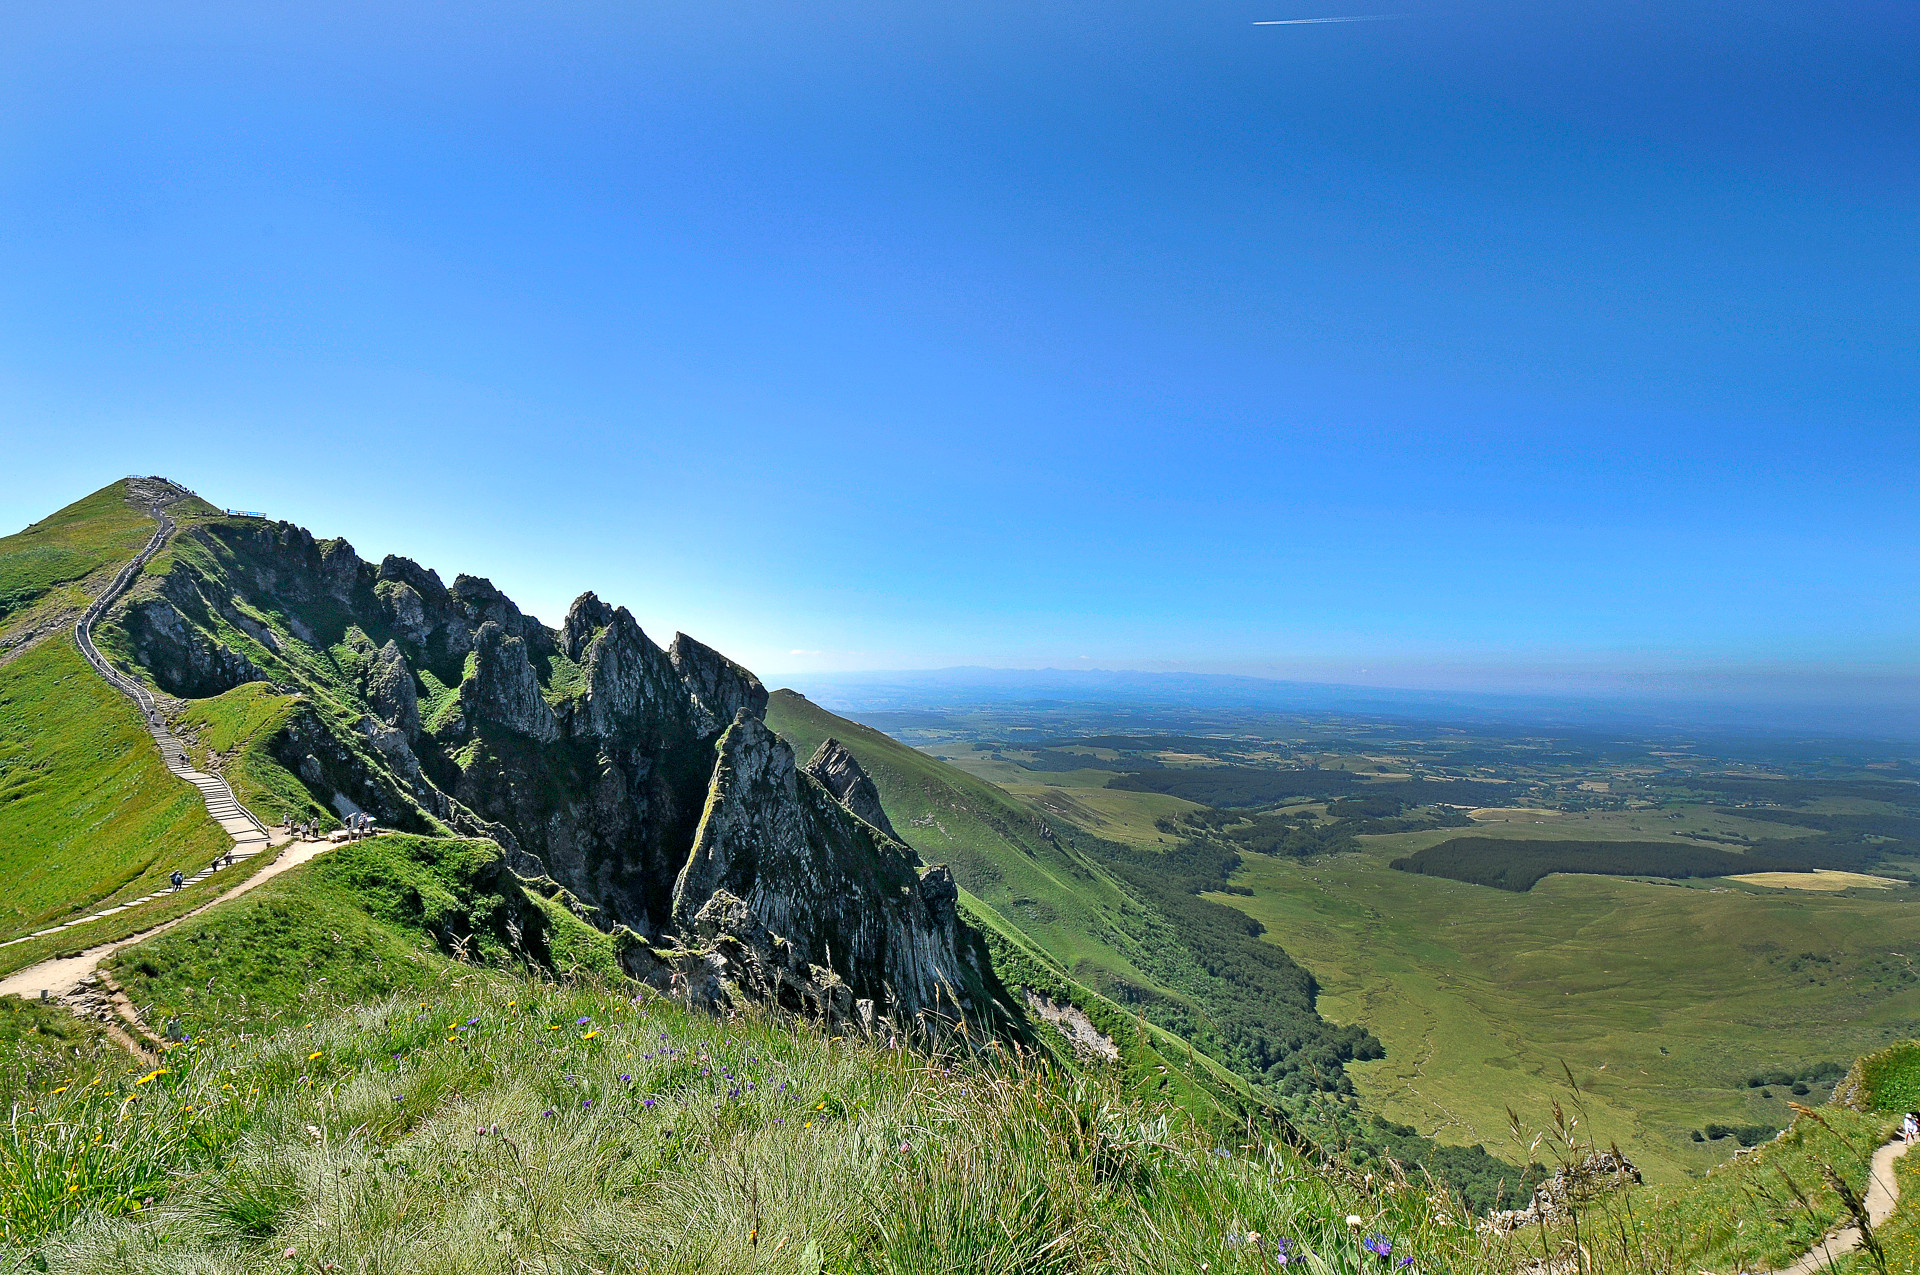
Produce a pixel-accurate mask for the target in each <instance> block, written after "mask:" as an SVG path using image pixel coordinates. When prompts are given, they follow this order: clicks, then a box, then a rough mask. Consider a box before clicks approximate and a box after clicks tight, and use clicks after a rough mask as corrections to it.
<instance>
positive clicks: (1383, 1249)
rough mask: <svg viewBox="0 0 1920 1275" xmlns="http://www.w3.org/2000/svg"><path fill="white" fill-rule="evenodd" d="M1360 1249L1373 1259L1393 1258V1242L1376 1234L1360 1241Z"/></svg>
mask: <svg viewBox="0 0 1920 1275" xmlns="http://www.w3.org/2000/svg"><path fill="white" fill-rule="evenodd" d="M1360 1247H1361V1248H1364V1249H1365V1250H1367V1252H1369V1253H1371V1254H1373V1255H1374V1256H1375V1257H1391V1256H1393V1241H1392V1240H1390V1239H1388V1238H1387V1237H1386V1236H1384V1235H1380V1234H1378V1233H1376V1234H1373V1235H1369V1236H1367V1238H1366V1239H1364V1240H1361V1241H1360Z"/></svg>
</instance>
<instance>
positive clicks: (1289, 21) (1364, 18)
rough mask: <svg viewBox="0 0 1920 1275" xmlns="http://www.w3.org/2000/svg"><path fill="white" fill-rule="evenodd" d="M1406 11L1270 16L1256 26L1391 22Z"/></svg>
mask: <svg viewBox="0 0 1920 1275" xmlns="http://www.w3.org/2000/svg"><path fill="white" fill-rule="evenodd" d="M1406 16H1407V15H1406V14H1404V13H1356V14H1354V15H1353V16H1352V17H1347V18H1269V19H1267V20H1266V21H1265V22H1256V23H1254V24H1253V25H1255V26H1256V27H1314V26H1319V25H1320V24H1321V23H1323V22H1391V21H1392V20H1393V19H1395V18H1404V17H1406Z"/></svg>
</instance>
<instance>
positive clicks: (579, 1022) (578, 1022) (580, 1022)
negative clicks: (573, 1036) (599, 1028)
mask: <svg viewBox="0 0 1920 1275" xmlns="http://www.w3.org/2000/svg"><path fill="white" fill-rule="evenodd" d="M592 1021H593V1020H592V1019H591V1018H587V1017H584V1016H582V1017H580V1018H576V1019H574V1020H573V1025H574V1026H575V1027H585V1026H586V1025H587V1024H588V1023H590V1022H592Z"/></svg>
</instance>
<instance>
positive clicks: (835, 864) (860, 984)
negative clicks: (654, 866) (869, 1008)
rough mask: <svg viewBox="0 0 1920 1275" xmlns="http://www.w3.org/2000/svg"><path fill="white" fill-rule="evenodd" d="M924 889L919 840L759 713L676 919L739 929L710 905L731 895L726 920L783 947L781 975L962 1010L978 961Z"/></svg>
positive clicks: (741, 740)
mask: <svg viewBox="0 0 1920 1275" xmlns="http://www.w3.org/2000/svg"><path fill="white" fill-rule="evenodd" d="M862 778H864V776H862ZM869 787H871V785H869ZM935 871H936V872H938V871H940V870H939V869H935ZM951 885H952V878H951V877H948V876H945V875H944V874H943V875H942V876H941V877H940V878H936V881H935V886H934V890H933V893H934V894H935V895H936V897H939V898H940V901H941V902H943V903H949V904H950V898H948V897H946V896H944V895H943V894H942V886H946V887H951ZM927 894H928V892H927V891H925V890H923V889H922V884H921V877H920V873H919V860H918V857H917V856H916V855H915V854H914V852H913V851H912V850H910V849H908V848H907V847H906V846H905V845H904V844H902V843H901V842H900V841H898V840H897V839H895V838H894V837H892V836H889V835H887V834H885V833H882V832H881V831H879V829H878V828H877V827H875V826H874V825H873V824H872V823H869V822H867V821H865V820H862V819H859V818H856V817H855V816H854V815H853V813H852V812H851V811H849V810H848V809H847V808H846V807H845V806H843V805H841V804H840V801H839V800H838V798H836V797H835V796H834V794H833V793H831V792H830V791H828V790H827V789H826V787H825V786H823V785H822V784H821V783H820V782H819V781H818V780H817V779H815V778H814V777H813V776H812V775H810V774H808V773H807V772H805V771H803V770H801V769H800V768H799V767H798V766H796V765H795V764H794V760H793V750H792V749H791V748H789V747H788V746H787V744H786V741H785V740H782V739H781V738H780V737H779V736H778V735H775V734H774V733H773V732H772V731H770V730H768V729H767V727H766V725H765V723H763V722H762V721H761V720H760V719H759V718H758V717H756V716H754V715H753V714H752V713H750V712H749V711H748V710H747V709H746V708H741V709H740V710H739V711H738V712H737V713H736V714H735V716H734V719H733V724H732V726H730V727H729V728H728V730H727V732H726V734H725V735H724V736H722V737H721V740H720V763H719V765H718V766H717V767H716V768H715V770H714V773H713V786H712V790H711V793H710V795H709V797H708V799H707V807H706V816H705V818H703V819H702V820H701V821H700V829H699V831H698V833H696V834H695V837H694V843H693V853H692V854H691V855H690V856H689V857H688V859H687V863H686V866H685V867H684V868H682V869H681V871H680V876H679V879H678V880H677V881H676V882H675V883H674V889H673V919H674V922H675V924H676V925H677V927H678V928H679V929H681V930H682V931H699V930H701V929H702V928H703V927H705V928H706V929H709V930H714V931H715V932H716V933H718V932H728V931H727V926H728V925H731V924H733V921H726V922H724V923H723V922H722V920H721V919H719V918H718V917H717V916H715V915H710V914H711V913H712V911H713V908H712V905H713V901H714V900H715V899H716V898H719V897H721V896H722V895H724V896H725V898H726V900H727V902H726V903H725V904H724V909H723V910H724V912H725V916H726V917H729V918H734V919H736V920H737V919H738V918H739V917H740V916H741V915H743V913H742V909H744V912H745V913H750V914H751V915H752V918H753V921H752V923H751V924H752V925H757V926H761V927H764V928H765V929H766V930H767V931H768V932H770V933H772V934H776V935H778V936H780V937H781V939H782V940H783V941H784V942H785V943H786V945H787V946H786V948H785V949H783V952H784V955H783V956H782V957H781V958H780V960H779V961H778V962H777V963H776V964H777V968H779V969H780V970H781V971H782V972H783V973H784V974H787V975H803V976H808V977H810V978H811V979H812V980H814V981H815V982H819V983H822V984H827V983H832V982H843V983H845V984H847V985H848V987H849V988H850V989H851V991H852V994H853V995H854V997H856V998H857V999H858V1000H868V1001H872V1002H875V1003H877V1004H880V1005H885V1006H889V1007H891V1008H894V1009H896V1010H898V1011H903V1012H905V1013H907V1014H917V1013H919V1012H921V1011H922V1010H927V1011H938V1010H940V1009H942V1008H945V1009H946V1010H947V1011H948V1012H949V1013H954V1014H957V1013H958V1011H960V1010H962V1009H963V1008H966V1006H965V1005H964V1004H963V1003H962V1001H961V1000H960V999H959V998H960V997H961V996H962V995H963V993H964V991H965V989H966V988H967V987H969V985H970V984H972V983H977V982H978V979H979V971H978V970H975V969H969V968H967V967H966V965H965V960H966V955H965V954H966V952H967V944H966V940H965V936H963V935H962V933H961V931H960V927H959V924H958V918H957V917H956V915H955V914H954V911H953V909H952V907H951V906H946V907H941V908H936V907H935V906H934V903H933V902H932V901H931V900H929V898H928V897H927ZM703 917H704V918H706V919H704V920H703ZM753 932H754V933H757V932H758V931H757V930H755V931H753ZM778 981H779V980H775V982H776V985H777V983H778Z"/></svg>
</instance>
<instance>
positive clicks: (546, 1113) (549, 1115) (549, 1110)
mask: <svg viewBox="0 0 1920 1275" xmlns="http://www.w3.org/2000/svg"><path fill="white" fill-rule="evenodd" d="M540 1114H541V1115H543V1116H545V1117H546V1118H547V1119H549V1120H551V1119H553V1108H552V1107H548V1108H547V1109H546V1110H545V1111H543V1112H541V1113H540Z"/></svg>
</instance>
